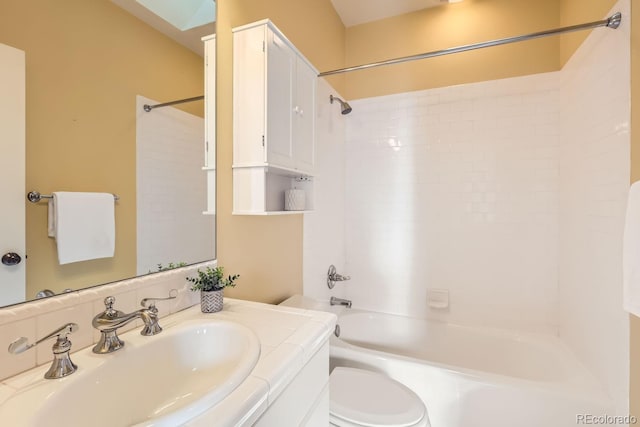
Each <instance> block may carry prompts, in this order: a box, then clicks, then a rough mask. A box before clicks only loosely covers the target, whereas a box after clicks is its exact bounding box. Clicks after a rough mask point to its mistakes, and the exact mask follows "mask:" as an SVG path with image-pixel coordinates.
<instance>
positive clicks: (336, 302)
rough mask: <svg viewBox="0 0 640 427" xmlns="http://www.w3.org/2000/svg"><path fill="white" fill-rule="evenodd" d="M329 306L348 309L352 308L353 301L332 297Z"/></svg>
mask: <svg viewBox="0 0 640 427" xmlns="http://www.w3.org/2000/svg"><path fill="white" fill-rule="evenodd" d="M329 304H331V305H344V306H345V307H347V308H351V300H348V299H342V298H336V297H331V299H330V300H329Z"/></svg>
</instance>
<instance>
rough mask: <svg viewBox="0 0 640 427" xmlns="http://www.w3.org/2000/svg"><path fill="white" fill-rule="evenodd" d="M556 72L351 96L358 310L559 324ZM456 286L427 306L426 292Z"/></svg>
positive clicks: (349, 151)
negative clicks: (441, 304)
mask: <svg viewBox="0 0 640 427" xmlns="http://www.w3.org/2000/svg"><path fill="white" fill-rule="evenodd" d="M558 82H559V80H558V73H549V74H540V75H534V76H528V77H519V78H513V79H505V80H499V81H490V82H483V83H477V84H468V85H462V86H456V87H447V88H441V89H435V90H426V91H421V92H412V93H407V94H400V95H393V96H385V97H379V98H371V99H365V100H360V101H357V102H352V106H353V112H352V113H351V114H350V115H349V117H348V121H347V123H348V124H347V134H346V135H347V136H346V144H345V150H346V185H345V188H346V206H345V207H346V253H347V273H348V274H350V275H351V276H352V277H353V279H352V280H351V282H349V283H347V284H346V285H345V289H346V295H347V297H349V298H350V299H352V300H353V302H354V305H356V306H357V307H361V308H368V309H373V310H380V311H386V312H393V313H399V314H404V315H410V316H414V317H428V318H437V319H443V320H448V321H452V322H458V323H473V324H475V325H487V326H497V327H504V326H507V327H510V328H518V329H527V330H536V331H555V328H556V325H557V323H558V304H557V298H558V294H557V270H558V268H557V242H558V222H557V216H558V202H557V200H558V140H559V138H558V137H559V108H560V107H559V89H558ZM433 289H435V290H438V289H444V290H447V291H448V292H449V298H450V305H449V307H448V308H432V307H430V305H429V304H428V301H427V291H428V290H433Z"/></svg>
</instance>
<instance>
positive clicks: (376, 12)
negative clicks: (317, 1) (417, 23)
mask: <svg viewBox="0 0 640 427" xmlns="http://www.w3.org/2000/svg"><path fill="white" fill-rule="evenodd" d="M331 3H333V7H334V8H335V9H336V12H338V15H340V18H341V19H342V23H343V24H344V26H345V27H351V26H353V25H358V24H364V23H365V22H371V21H377V20H378V19H384V18H388V17H391V16H396V15H402V14H403V13H409V12H415V11H416V10H421V9H426V8H428V7H435V6H440V5H442V4H443V3H449V2H448V1H447V0H331Z"/></svg>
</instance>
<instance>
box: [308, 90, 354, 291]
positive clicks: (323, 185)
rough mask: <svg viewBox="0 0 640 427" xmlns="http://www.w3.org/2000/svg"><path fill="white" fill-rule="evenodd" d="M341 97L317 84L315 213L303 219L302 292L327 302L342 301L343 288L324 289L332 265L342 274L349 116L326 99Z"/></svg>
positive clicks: (343, 272)
mask: <svg viewBox="0 0 640 427" xmlns="http://www.w3.org/2000/svg"><path fill="white" fill-rule="evenodd" d="M331 94H333V95H334V96H338V97H340V94H339V93H337V92H336V91H335V90H333V88H331V86H330V85H329V84H328V83H327V82H326V81H325V80H324V79H319V80H318V88H317V97H316V100H317V101H316V102H317V105H316V153H315V154H316V176H315V177H314V195H315V202H314V212H312V213H308V214H305V216H304V231H303V233H304V240H303V251H304V255H303V284H304V285H303V292H304V294H305V295H307V296H310V297H313V298H316V299H319V300H322V301H328V300H329V298H330V297H331V296H337V297H342V296H343V294H344V292H345V287H344V286H342V284H338V285H336V287H335V288H334V289H333V290H329V288H328V287H327V283H326V280H327V270H328V269H329V266H330V265H331V264H333V265H335V266H336V269H337V270H338V272H339V273H341V274H346V275H348V274H349V272H347V271H345V244H344V236H345V233H344V227H345V221H344V213H345V201H344V197H345V193H344V174H345V164H344V161H345V152H344V132H345V123H346V121H347V120H348V119H349V117H350V115H346V116H343V115H342V114H340V108H338V106H337V105H336V104H335V103H334V104H331V103H330V102H329V95H331Z"/></svg>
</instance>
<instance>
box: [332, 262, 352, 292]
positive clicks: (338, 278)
mask: <svg viewBox="0 0 640 427" xmlns="http://www.w3.org/2000/svg"><path fill="white" fill-rule="evenodd" d="M345 280H351V276H343V275H342V274H338V272H337V271H336V267H335V266H334V265H333V264H331V265H330V266H329V271H327V286H328V287H329V289H333V287H334V286H335V285H336V283H335V282H344V281H345Z"/></svg>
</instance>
